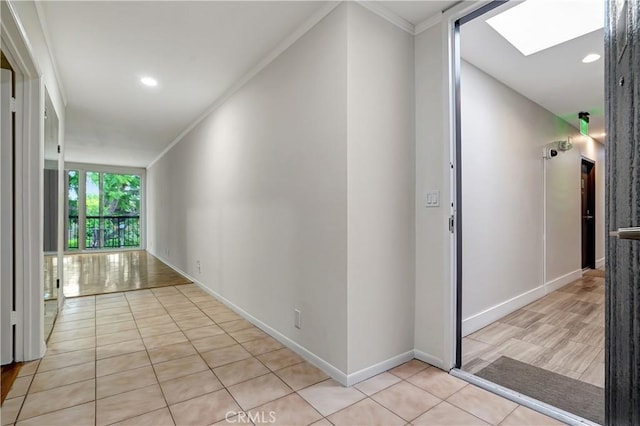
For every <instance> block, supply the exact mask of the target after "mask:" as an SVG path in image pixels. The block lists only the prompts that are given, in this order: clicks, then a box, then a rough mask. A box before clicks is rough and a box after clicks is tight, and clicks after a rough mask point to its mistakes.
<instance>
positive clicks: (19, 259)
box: [0, 2, 46, 361]
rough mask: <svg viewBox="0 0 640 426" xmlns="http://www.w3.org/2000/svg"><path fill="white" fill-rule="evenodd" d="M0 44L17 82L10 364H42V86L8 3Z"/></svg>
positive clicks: (28, 48)
mask: <svg viewBox="0 0 640 426" xmlns="http://www.w3.org/2000/svg"><path fill="white" fill-rule="evenodd" d="M1 7H2V12H0V13H1V14H2V41H3V48H7V57H12V58H13V59H14V61H15V62H16V64H12V65H14V71H15V74H14V75H15V78H16V93H15V97H16V101H17V104H18V107H17V111H16V126H15V140H16V146H15V169H14V173H15V211H14V212H15V213H14V218H15V219H14V220H15V222H14V227H15V228H14V229H15V234H14V235H15V252H14V259H15V263H14V264H15V270H14V277H15V282H16V286H15V310H16V316H17V321H16V328H15V333H16V334H15V346H14V348H15V349H14V352H15V357H14V359H15V361H29V360H33V359H37V358H41V357H42V356H43V355H44V352H45V350H46V346H45V343H44V330H43V322H44V309H43V305H44V304H43V299H42V295H43V294H44V278H43V276H44V271H43V268H42V265H43V259H44V256H43V250H42V247H43V229H42V228H43V223H42V222H43V221H42V217H43V216H42V215H43V201H42V200H43V176H44V168H43V166H44V161H43V158H44V96H43V93H44V83H43V81H42V78H41V77H40V74H41V73H40V69H39V67H38V64H37V62H36V61H35V59H34V56H33V50H32V48H31V44H30V43H29V40H28V38H27V35H26V32H25V30H24V27H23V26H22V23H21V22H20V20H19V18H18V15H17V13H16V12H15V10H14V8H13V4H12V3H11V2H2V6H1Z"/></svg>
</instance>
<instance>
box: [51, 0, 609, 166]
mask: <svg viewBox="0 0 640 426" xmlns="http://www.w3.org/2000/svg"><path fill="white" fill-rule="evenodd" d="M373 3H375V5H376V6H377V7H378V9H380V8H383V9H386V10H388V11H389V14H391V15H396V16H399V17H401V18H402V19H404V20H405V21H407V22H409V23H410V24H413V25H418V24H420V23H421V22H423V21H425V20H427V19H429V18H431V17H433V16H434V15H437V14H439V13H441V11H442V10H443V9H446V8H448V7H451V6H452V5H454V4H456V3H458V1H455V0H450V1H431V0H425V1H394V0H384V1H374V2H373ZM40 6H41V11H42V13H43V16H42V18H43V20H44V22H45V25H46V28H47V32H48V36H49V42H50V44H51V49H52V52H53V55H54V58H55V61H56V64H57V68H58V72H59V77H60V80H61V82H62V86H63V90H64V92H65V95H66V99H67V111H66V123H65V124H66V137H65V143H66V152H65V154H66V159H67V160H68V161H72V162H86V163H98V164H114V165H122V166H136V167H145V166H147V165H148V164H149V163H150V162H151V161H152V160H153V159H155V158H156V157H157V156H158V155H159V154H160V153H161V152H162V151H163V150H164V149H165V148H166V147H167V146H168V145H169V144H170V143H171V142H172V141H173V140H174V139H175V138H176V137H177V136H178V135H180V133H181V132H183V131H184V130H185V129H186V128H187V127H188V126H189V125H190V124H191V123H192V122H193V121H194V120H196V119H197V118H198V117H199V116H201V115H202V113H203V112H205V111H206V110H207V109H208V108H209V107H210V106H211V105H213V104H214V103H215V102H216V100H218V99H219V98H220V97H222V96H223V95H224V94H225V92H226V91H227V90H229V89H230V88H231V87H232V86H233V85H234V84H235V83H237V82H238V81H239V80H240V79H241V78H242V77H243V76H244V75H245V74H246V73H247V72H249V71H250V70H251V69H252V68H253V67H254V66H256V64H258V63H260V61H261V60H263V59H264V58H265V57H267V56H268V55H269V54H270V53H271V52H272V51H273V50H274V49H275V48H276V47H277V46H278V45H279V44H280V43H282V41H283V40H285V39H286V38H287V37H289V36H290V35H291V34H292V33H294V32H295V31H296V29H298V28H299V27H300V26H302V25H303V24H304V23H305V22H307V21H308V20H309V19H311V17H312V16H314V14H317V13H319V12H320V11H321V9H322V8H326V7H327V2H326V1H193V2H192V1H140V2H138V1H136V2H132V1H105V2H93V1H91V2H82V1H71V2H68V1H45V2H41V3H40ZM463 31H464V33H463V34H465V36H464V39H463V40H464V43H463V56H464V57H465V59H466V60H468V61H469V62H471V63H473V64H474V65H476V66H477V67H479V68H481V69H483V70H484V71H485V72H487V73H489V74H491V75H493V76H494V77H495V78H497V79H498V80H501V81H503V82H504V83H505V84H507V85H509V86H510V87H512V88H513V89H515V90H517V91H518V92H520V93H522V94H523V95H525V96H526V97H528V98H530V99H532V100H533V101H535V102H537V103H539V104H540V105H542V106H544V107H545V108H547V109H549V110H550V111H552V112H553V113H555V114H556V115H559V116H568V117H573V115H574V114H577V112H578V111H581V110H585V109H587V110H589V111H595V110H596V109H598V108H599V110H600V111H601V110H602V108H603V96H604V94H603V84H602V82H603V75H604V71H603V66H602V60H601V61H598V62H596V63H595V64H591V65H584V64H582V63H580V59H582V57H583V56H584V54H586V51H587V50H588V51H594V50H595V51H597V52H600V53H601V52H602V50H603V47H602V44H603V43H602V42H603V36H602V34H591V35H589V36H587V37H585V38H584V40H582V39H581V40H576V41H574V42H569V43H566V45H562V46H559V47H557V48H553V49H549V50H547V51H544V52H540V53H539V54H536V55H532V56H530V57H528V58H525V57H523V56H522V55H521V54H520V53H519V52H518V51H517V50H515V49H514V48H513V47H512V46H511V45H510V44H509V43H507V42H506V41H505V40H504V39H502V38H501V37H500V36H499V35H497V33H495V32H494V31H493V30H492V29H491V28H490V27H489V26H488V25H487V24H485V23H484V19H482V18H481V19H478V20H475V21H472V22H471V23H469V24H466V25H465V26H464V27H463ZM596 45H597V46H596ZM143 75H150V76H153V77H155V78H157V79H158V81H159V85H158V87H155V88H147V87H144V86H142V85H141V84H140V81H139V79H140V77H142V76H143ZM595 115H596V114H594V117H593V120H592V126H591V128H592V129H594V131H595V128H596V127H598V126H601V124H600V123H601V122H602V118H601V117H600V118H598V117H595ZM575 123H577V120H576V121H575ZM575 123H574V124H575Z"/></svg>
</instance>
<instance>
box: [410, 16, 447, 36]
mask: <svg viewBox="0 0 640 426" xmlns="http://www.w3.org/2000/svg"><path fill="white" fill-rule="evenodd" d="M441 22H442V12H440V13H438V14H437V15H433V16H430V17H428V18H427V19H425V20H424V21H422V22H420V23H419V24H417V25H415V26H414V29H413V35H416V36H417V35H418V34H421V33H423V32H425V31H427V30H428V29H429V28H432V27H435V26H436V25H438V24H440V23H441Z"/></svg>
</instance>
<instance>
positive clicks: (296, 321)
mask: <svg viewBox="0 0 640 426" xmlns="http://www.w3.org/2000/svg"><path fill="white" fill-rule="evenodd" d="M300 317H301V313H300V309H294V310H293V325H294V327H295V328H301V327H302V325H301V322H300V321H301V318H300Z"/></svg>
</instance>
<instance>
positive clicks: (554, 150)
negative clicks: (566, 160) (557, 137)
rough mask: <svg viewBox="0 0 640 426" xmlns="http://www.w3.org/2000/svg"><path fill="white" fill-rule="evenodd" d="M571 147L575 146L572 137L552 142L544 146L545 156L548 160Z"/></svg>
mask: <svg viewBox="0 0 640 426" xmlns="http://www.w3.org/2000/svg"><path fill="white" fill-rule="evenodd" d="M571 148H573V143H571V138H567V140H562V141H555V142H551V143H550V144H547V146H545V147H544V151H543V157H544V158H545V159H546V160H550V159H552V158H553V157H557V156H558V153H560V152H566V151H569V150H570V149H571Z"/></svg>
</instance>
